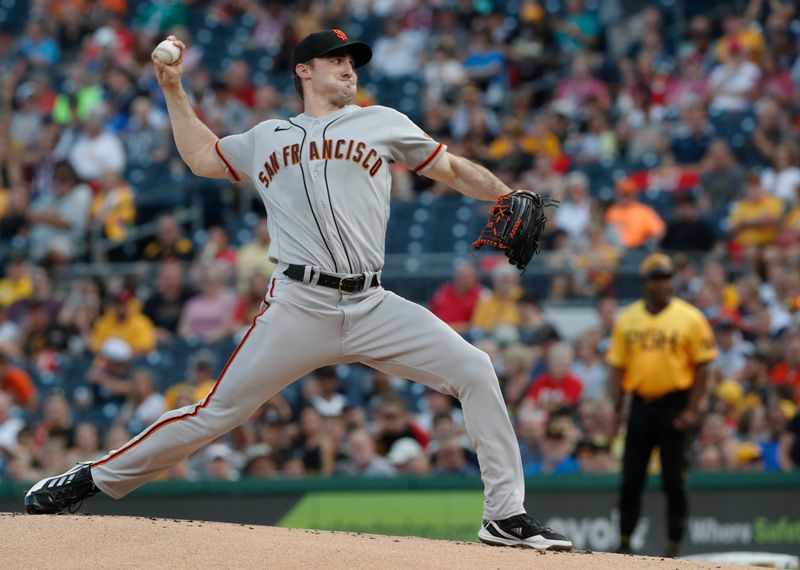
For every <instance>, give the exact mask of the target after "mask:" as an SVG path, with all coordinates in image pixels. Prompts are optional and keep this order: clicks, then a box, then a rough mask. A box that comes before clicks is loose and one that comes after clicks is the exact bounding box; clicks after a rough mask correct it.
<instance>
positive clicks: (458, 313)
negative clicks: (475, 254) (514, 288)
mask: <svg viewBox="0 0 800 570" xmlns="http://www.w3.org/2000/svg"><path fill="white" fill-rule="evenodd" d="M483 292H484V289H483V287H482V286H481V284H480V281H478V269H477V268H476V267H475V265H474V264H472V263H468V262H462V263H459V265H458V266H457V267H456V270H455V274H454V276H453V280H452V281H450V282H447V283H444V284H442V285H441V286H440V287H439V288H438V289H437V290H436V291H435V292H434V294H433V298H432V299H431V303H430V310H431V312H432V313H433V314H434V315H436V316H437V317H439V318H440V319H442V320H443V321H444V322H446V323H447V324H448V325H450V326H451V327H453V329H454V330H455V331H456V332H457V333H459V334H465V333H467V332H468V331H469V328H470V326H471V323H472V316H473V314H474V312H475V308H476V306H477V305H478V303H479V300H480V298H481V295H482V294H483Z"/></svg>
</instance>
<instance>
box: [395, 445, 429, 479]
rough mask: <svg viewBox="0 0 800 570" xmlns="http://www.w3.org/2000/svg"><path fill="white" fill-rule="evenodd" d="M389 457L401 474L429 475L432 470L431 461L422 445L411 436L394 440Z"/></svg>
mask: <svg viewBox="0 0 800 570" xmlns="http://www.w3.org/2000/svg"><path fill="white" fill-rule="evenodd" d="M387 459H388V460H389V463H391V464H392V467H394V469H395V470H396V472H397V473H398V474H401V475H429V474H430V471H431V466H430V462H429V461H428V457H427V456H426V455H425V451H424V450H423V449H422V446H421V445H420V444H419V443H418V442H417V440H415V439H412V438H410V437H404V438H403V439H398V440H397V441H396V442H394V444H393V445H392V448H391V449H390V450H389V455H388V456H387Z"/></svg>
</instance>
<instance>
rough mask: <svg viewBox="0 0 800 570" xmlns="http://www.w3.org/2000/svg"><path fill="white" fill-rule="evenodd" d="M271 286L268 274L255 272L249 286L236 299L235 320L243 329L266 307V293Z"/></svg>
mask: <svg viewBox="0 0 800 570" xmlns="http://www.w3.org/2000/svg"><path fill="white" fill-rule="evenodd" d="M269 288H270V287H269V281H268V279H267V277H266V276H264V275H261V274H260V273H254V274H253V275H252V276H251V277H250V285H249V288H248V289H247V290H246V291H245V293H244V295H241V296H240V297H239V298H238V299H237V300H236V309H235V311H234V313H233V322H234V324H235V325H236V326H237V327H239V328H240V329H241V330H242V331H246V330H247V328H248V327H249V326H250V325H251V324H252V323H253V319H254V318H256V316H258V314H259V313H260V312H261V311H262V310H263V309H264V307H266V304H265V302H264V295H265V294H266V292H267V291H268V289H269ZM241 334H245V333H244V332H242V333H241Z"/></svg>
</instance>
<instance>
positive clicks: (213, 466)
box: [205, 443, 239, 481]
mask: <svg viewBox="0 0 800 570" xmlns="http://www.w3.org/2000/svg"><path fill="white" fill-rule="evenodd" d="M205 461H206V464H205V473H206V475H207V477H208V478H209V479H210V480H212V481H236V480H237V479H239V474H238V473H237V472H236V469H234V468H233V465H232V463H233V461H234V457H233V452H232V451H231V448H230V447H228V446H227V445H225V444H224V443H214V444H212V445H209V446H208V447H207V448H206V450H205Z"/></svg>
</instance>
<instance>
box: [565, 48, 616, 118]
mask: <svg viewBox="0 0 800 570" xmlns="http://www.w3.org/2000/svg"><path fill="white" fill-rule="evenodd" d="M556 92H557V95H556V97H557V98H556V101H555V103H556V104H557V106H558V108H559V109H560V110H562V111H563V113H564V114H566V115H567V116H568V117H581V116H583V114H584V113H585V109H586V108H587V106H588V105H589V104H590V103H594V104H595V105H596V106H597V108H599V109H601V110H607V109H609V107H610V106H611V103H610V100H609V95H608V87H607V86H606V85H605V84H604V83H603V82H602V81H600V80H599V79H595V78H594V77H593V76H592V67H591V61H590V59H589V55H588V54H586V53H577V54H576V55H575V57H574V58H573V60H572V73H571V74H570V75H569V76H568V77H567V78H566V79H563V80H562V81H561V83H559V85H558V87H557V90H556Z"/></svg>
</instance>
